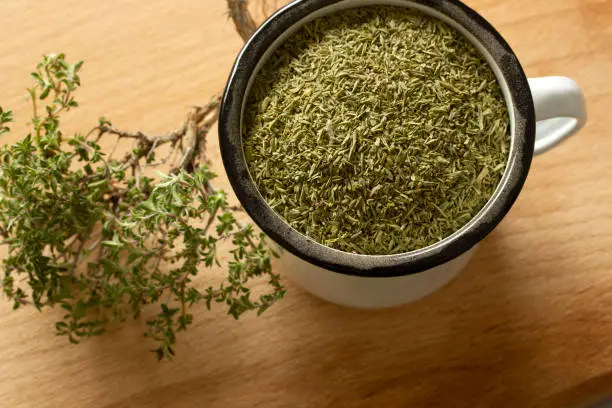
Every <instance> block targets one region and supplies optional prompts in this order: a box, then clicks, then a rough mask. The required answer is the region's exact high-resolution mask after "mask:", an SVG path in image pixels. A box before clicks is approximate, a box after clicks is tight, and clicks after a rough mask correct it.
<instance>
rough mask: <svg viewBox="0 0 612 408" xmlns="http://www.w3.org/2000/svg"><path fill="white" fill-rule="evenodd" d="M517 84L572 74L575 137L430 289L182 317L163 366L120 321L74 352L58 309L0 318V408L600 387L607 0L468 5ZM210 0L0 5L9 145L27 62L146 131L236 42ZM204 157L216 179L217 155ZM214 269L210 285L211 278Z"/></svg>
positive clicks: (218, 5) (461, 400)
mask: <svg viewBox="0 0 612 408" xmlns="http://www.w3.org/2000/svg"><path fill="white" fill-rule="evenodd" d="M469 4H470V5H471V6H472V7H474V8H475V9H476V10H477V11H479V12H480V13H482V14H483V15H484V16H485V17H486V18H487V19H489V20H490V22H491V23H493V25H495V26H496V27H497V28H498V29H499V31H500V32H501V33H502V34H503V35H504V36H505V37H506V39H507V40H508V42H509V43H510V44H511V46H512V47H513V48H514V49H515V51H516V52H517V54H518V56H519V58H520V60H521V62H522V64H523V66H524V67H525V69H526V71H527V73H528V75H530V76H536V75H548V74H561V75H567V76H570V77H573V78H575V79H576V80H577V81H578V82H579V83H580V84H581V85H582V86H583V87H584V90H585V92H586V96H587V100H588V108H589V115H590V118H589V123H588V125H587V127H586V129H584V130H583V131H582V132H581V133H580V134H579V135H578V136H576V137H575V138H573V139H571V140H570V141H568V142H566V143H564V144H563V145H561V146H560V147H558V148H557V149H554V151H551V152H550V153H547V154H546V155H544V156H542V157H538V158H536V159H535V160H534V163H533V166H532V170H531V173H530V176H529V179H528V182H527V184H526V186H525V188H524V191H523V193H522V195H521V197H520V199H519V200H518V202H517V203H516V205H515V207H514V208H513V209H512V211H511V212H510V214H509V215H508V216H507V218H506V219H505V220H504V221H503V222H502V224H501V225H500V227H499V228H498V229H497V230H496V231H495V232H494V233H492V234H491V235H490V237H488V238H487V239H486V240H485V242H483V244H482V245H481V247H480V250H479V252H478V254H477V256H476V258H475V259H474V260H473V261H472V262H471V263H470V265H469V267H468V268H467V269H466V270H465V271H464V272H463V273H462V274H461V275H460V277H459V278H458V279H457V280H455V281H454V282H452V283H451V284H450V285H448V286H447V287H445V288H444V289H442V290H441V291H439V292H437V293H435V294H434V295H432V296H430V297H428V298H426V299H423V300H422V301H419V302H416V303H414V304H410V305H407V306H405V307H401V308H397V309H393V310H384V311H358V310H350V309H345V308H341V307H337V306H333V305H330V304H327V303H324V302H322V301H320V300H317V299H315V298H313V297H311V296H310V295H308V294H306V293H304V292H303V291H301V290H300V289H299V288H297V287H295V286H294V285H292V284H291V283H288V286H289V294H288V295H287V298H286V299H285V300H284V301H283V302H282V303H280V304H278V305H277V306H276V307H274V308H272V309H271V310H270V311H268V312H267V313H266V314H265V315H263V316H262V317H259V318H256V317H254V316H247V317H246V318H244V319H242V320H240V321H238V322H236V321H233V320H232V319H231V318H229V317H227V316H225V315H224V314H223V312H222V311H221V310H215V311H213V312H211V313H206V312H205V311H203V310H202V311H201V312H198V313H197V314H196V323H195V324H194V326H193V327H192V328H191V329H190V330H189V331H188V332H187V333H184V334H183V335H182V336H181V337H180V338H179V345H178V347H177V352H178V356H177V358H176V360H175V361H174V362H172V363H157V362H156V361H155V360H154V358H153V356H152V355H151V354H150V353H149V352H148V351H147V347H148V346H149V345H148V344H147V343H146V342H145V340H144V339H143V338H142V335H141V332H142V329H143V327H142V323H141V322H132V323H129V324H126V325H124V326H123V327H120V328H117V329H116V330H114V331H113V332H112V333H108V334H107V335H105V336H103V337H101V338H98V339H93V340H90V341H86V342H85V343H83V344H81V345H79V346H73V345H70V344H68V343H67V341H66V340H65V339H64V338H56V337H55V336H54V335H53V333H54V328H53V323H54V322H55V319H56V318H57V317H58V315H59V312H58V311H53V310H48V311H44V312H43V313H38V312H35V311H32V310H21V311H18V312H12V311H11V308H10V305H9V304H8V302H2V303H1V304H0V330H1V336H0V406H2V407H75V408H76V407H79V408H80V407H106V408H111V407H113V408H120V407H121V408H123V407H164V408H171V407H188V406H198V407H298V406H299V407H302V406H303V407H409V406H410V407H425V406H426V407H436V406H440V407H531V406H533V407H566V406H574V405H576V406H585V404H587V402H589V401H592V400H593V399H594V398H596V397H597V396H601V395H603V394H604V393H605V392H606V391H607V392H610V393H612V253H611V249H612V181H611V178H610V176H611V175H612V160H611V159H610V156H611V154H612V137H611V135H610V134H611V133H612V131H611V130H610V128H611V125H610V123H609V120H610V114H609V110H610V106H612V81H610V72H612V2H611V1H606V0H472V1H469ZM224 13H225V8H224V1H223V0H199V1H192V0H174V1H168V0H134V1H119V0H107V1H95V2H94V1H90V0H46V1H42V0H3V1H2V2H0V39H1V41H0V55H1V58H0V78H1V80H2V82H1V84H2V85H1V87H0V101H1V103H2V106H4V107H10V108H12V109H14V110H15V111H16V119H17V121H18V123H17V124H16V125H15V127H14V129H15V132H13V134H12V135H10V136H8V137H5V138H4V141H3V142H11V141H14V140H16V138H17V137H18V135H20V134H21V135H22V134H23V132H24V131H25V128H26V126H25V121H26V120H27V117H28V114H29V107H28V105H27V104H26V102H25V100H24V89H25V88H26V86H28V83H29V78H28V73H29V72H30V70H31V68H32V67H33V66H34V64H35V63H36V61H37V60H38V58H39V56H40V55H41V54H43V53H48V52H57V51H61V52H66V53H67V54H68V56H69V58H72V59H85V60H86V65H85V67H84V70H83V73H82V80H83V83H84V86H83V88H82V90H81V91H79V94H78V96H79V98H78V99H79V100H80V102H81V105H82V107H81V108H79V109H78V110H76V111H75V112H74V113H72V114H70V115H69V116H68V117H67V118H66V126H67V130H68V131H78V130H80V131H85V130H88V129H89V128H90V127H91V126H92V124H94V123H95V120H96V119H97V117H98V116H99V115H106V116H107V117H109V118H112V119H113V122H114V123H115V124H117V125H119V126H121V127H122V128H125V129H142V130H145V131H148V132H151V133H160V132H163V131H167V130H171V129H173V128H174V127H176V126H177V125H179V124H180V123H181V122H182V120H183V118H184V115H185V113H186V112H187V108H188V107H189V106H190V105H191V104H195V103H203V102H205V101H207V100H208V99H209V98H210V96H211V95H212V94H213V93H215V92H218V91H219V90H220V89H221V88H222V87H223V85H224V81H225V79H226V77H227V74H228V71H229V68H230V66H231V64H232V62H233V59H234V57H235V55H236V53H237V52H238V50H239V49H240V46H241V40H240V38H239V37H238V35H236V34H235V32H234V29H233V26H232V24H231V22H230V21H228V20H227V19H226V15H225V14H224ZM212 139H213V140H211V144H212V146H211V149H213V151H214V152H215V153H214V155H213V159H214V160H215V163H216V164H215V166H216V168H217V172H218V173H220V174H222V172H223V171H222V167H221V165H220V162H219V160H218V153H217V150H216V149H217V146H218V144H217V141H216V140H214V138H212ZM214 273H215V274H219V273H221V272H220V271H215V272H214Z"/></svg>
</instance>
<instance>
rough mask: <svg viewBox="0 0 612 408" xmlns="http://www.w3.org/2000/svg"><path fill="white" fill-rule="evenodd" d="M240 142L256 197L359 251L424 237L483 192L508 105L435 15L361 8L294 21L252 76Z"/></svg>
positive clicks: (462, 217) (471, 209) (446, 230)
mask: <svg viewBox="0 0 612 408" xmlns="http://www.w3.org/2000/svg"><path fill="white" fill-rule="evenodd" d="M243 138H244V153H245V157H246V160H247V163H248V166H249V171H250V173H251V176H252V177H253V179H254V181H255V183H256V184H257V187H258V189H259V191H260V192H261V194H262V196H263V197H264V199H265V200H266V202H267V203H268V204H269V205H270V206H271V207H272V208H273V209H274V210H275V211H276V212H277V213H278V214H279V215H280V216H281V217H282V218H283V219H284V220H285V221H286V222H287V223H288V224H289V225H291V226H292V227H293V228H295V229H296V230H297V231H299V232H301V233H303V234H305V235H306V236H308V237H310V238H312V239H314V240H315V241H317V242H319V243H321V244H323V245H326V246H329V247H331V248H335V249H339V250H342V251H347V252H354V253H359V254H379V255H384V254H395V253H402V252H408V251H412V250H416V249H419V248H423V247H425V246H428V245H431V244H434V243H436V242H438V241H440V240H442V239H443V238H445V237H447V236H448V235H450V234H452V233H453V232H455V231H456V230H458V229H460V228H461V227H462V226H463V225H465V224H466V223H467V222H468V221H469V220H470V219H471V218H472V217H474V216H475V215H476V214H477V213H478V211H480V209H481V208H482V207H483V206H484V204H485V203H486V202H487V201H488V200H489V198H490V197H491V196H492V194H493V192H494V190H495V188H496V186H497V184H498V183H499V181H500V179H501V176H502V174H503V172H504V168H505V165H506V160H507V155H508V148H509V143H510V138H509V116H508V112H507V109H506V105H505V101H504V98H503V96H502V94H501V90H500V87H499V85H498V83H497V81H496V79H495V75H494V74H493V72H492V71H491V68H490V67H489V65H488V64H487V62H486V61H485V60H484V58H483V57H482V56H481V55H480V54H479V52H478V51H477V50H476V48H475V47H474V46H473V45H472V44H471V43H470V42H469V41H468V40H467V39H465V38H464V37H463V36H462V35H461V34H460V33H458V32H457V31H456V30H454V29H453V28H451V27H449V26H448V25H446V24H445V23H443V22H442V21H440V20H437V19H434V18H431V17H428V16H426V15H423V14H421V13H419V12H417V11H414V10H408V9H404V8H398V7H386V6H374V7H362V8H358V9H351V10H345V11H343V12H338V13H336V14H333V15H331V16H327V17H323V18H319V19H317V20H315V21H313V22H310V23H308V24H306V25H305V26H304V27H302V28H301V29H300V30H299V31H298V32H297V33H295V34H294V35H292V36H291V37H289V38H288V39H287V40H286V41H285V42H284V43H283V45H281V47H280V48H279V49H278V50H276V51H275V52H274V54H273V55H272V56H271V57H270V58H269V60H268V61H267V62H266V64H265V65H264V66H263V68H262V69H261V71H260V72H259V73H258V74H257V76H256V77H255V80H254V83H253V86H252V89H251V93H250V95H249V99H248V101H247V105H246V108H245V120H244V130H243Z"/></svg>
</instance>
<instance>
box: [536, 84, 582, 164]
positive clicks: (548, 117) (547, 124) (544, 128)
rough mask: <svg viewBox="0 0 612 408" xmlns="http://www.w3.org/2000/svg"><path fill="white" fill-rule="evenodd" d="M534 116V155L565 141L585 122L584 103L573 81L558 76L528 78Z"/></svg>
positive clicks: (580, 92) (578, 88) (580, 91)
mask: <svg viewBox="0 0 612 408" xmlns="http://www.w3.org/2000/svg"><path fill="white" fill-rule="evenodd" d="M529 87H530V88H531V95H532V97H533V105H534V108H535V115H536V142H535V149H534V154H536V155H537V154H541V153H544V152H546V151H547V150H549V149H551V148H553V147H555V146H556V145H558V144H559V143H561V142H562V141H563V140H565V139H567V138H568V137H570V136H571V135H573V134H574V133H576V132H577V131H578V130H580V129H581V128H582V127H583V126H584V124H585V123H586V119H587V114H586V102H585V99H584V94H583V92H582V89H580V87H579V86H578V84H577V83H576V81H574V80H573V79H571V78H567V77H561V76H548V77H540V78H529Z"/></svg>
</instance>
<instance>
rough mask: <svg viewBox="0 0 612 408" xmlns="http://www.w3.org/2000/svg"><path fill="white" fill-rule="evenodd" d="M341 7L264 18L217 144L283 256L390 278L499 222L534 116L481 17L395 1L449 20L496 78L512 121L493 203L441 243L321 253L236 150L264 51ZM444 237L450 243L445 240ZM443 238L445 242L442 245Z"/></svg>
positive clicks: (436, 1)
mask: <svg viewBox="0 0 612 408" xmlns="http://www.w3.org/2000/svg"><path fill="white" fill-rule="evenodd" d="M343 1H346V0H296V1H294V2H292V3H290V4H288V5H286V6H285V7H283V8H281V9H280V10H278V11H277V12H276V13H275V14H273V15H272V16H270V17H269V18H268V19H267V20H266V21H265V22H264V23H263V24H262V25H261V26H260V27H259V28H258V29H257V31H256V32H255V33H254V34H253V36H251V38H250V39H249V40H248V41H247V42H246V44H245V45H244V47H243V48H242V51H241V52H240V54H239V55H238V57H237V58H236V62H235V63H234V66H233V68H232V71H231V73H230V76H229V80H228V82H227V85H226V88H225V91H224V94H223V98H222V102H221V108H220V114H219V144H220V148H221V157H222V160H223V164H224V167H225V170H226V172H227V175H228V178H229V181H230V183H231V185H232V188H233V189H234V192H235V193H236V195H237V197H238V199H239V201H240V202H241V204H242V205H243V207H244V209H245V210H246V212H247V213H248V214H249V216H250V217H251V218H252V219H253V220H254V222H255V223H256V224H257V225H258V226H259V227H260V228H261V229H262V231H264V232H265V233H266V234H267V235H268V236H269V237H271V238H272V239H273V240H274V241H275V242H276V243H278V244H279V245H280V246H281V247H283V248H284V249H286V250H288V251H290V252H291V253H293V254H294V255H296V256H298V257H299V258H301V259H303V260H305V261H307V262H309V263H311V264H314V265H316V266H319V267H322V268H325V269H328V270H331V271H334V272H338V273H342V274H346V275H353V276H361V277H395V276H404V275H410V274H413V273H418V272H422V271H426V270H428V269H431V268H434V267H436V266H439V265H442V264H444V263H446V262H448V261H451V260H452V259H454V258H456V257H458V256H460V255H461V254H463V253H465V252H467V251H468V250H470V249H471V248H472V247H473V246H475V245H476V244H477V243H479V242H480V241H481V240H482V239H484V238H485V237H486V236H487V235H488V234H489V233H490V232H491V231H492V230H493V229H494V228H495V227H496V226H497V225H498V224H499V223H500V222H501V220H502V219H503V218H504V216H505V215H506V214H507V213H508V211H509V210H510V208H511V207H512V205H513V204H514V202H515V201H516V199H517V197H518V195H519V193H520V191H521V189H522V187H523V185H524V183H525V180H526V178H527V174H528V172H529V167H530V165H531V161H532V158H533V150H534V143H535V112H534V106H533V99H532V96H531V91H530V89H529V83H528V81H527V77H526V75H525V72H524V70H523V68H522V67H521V65H520V63H519V61H518V59H517V57H516V55H515V53H514V52H513V51H512V49H511V48H510V46H509V45H508V43H507V42H506V41H505V40H504V39H503V37H502V36H501V34H499V32H497V30H495V29H494V28H493V27H492V26H491V24H489V23H488V22H487V21H486V20H485V19H484V18H483V17H482V16H480V15H479V14H478V13H476V12H475V11H474V10H472V9H471V8H469V7H468V6H467V5H465V4H463V3H462V2H460V1H458V0H395V3H401V2H405V3H406V5H407V6H408V7H409V6H410V4H413V5H414V4H415V3H416V4H419V5H422V6H425V7H428V8H430V9H434V10H436V11H438V12H440V13H443V14H445V15H446V16H447V17H449V18H451V19H453V20H454V21H455V22H456V23H458V24H459V25H461V26H462V27H463V28H464V29H465V30H467V31H468V32H469V33H471V34H472V35H473V36H474V37H475V38H476V39H477V40H478V41H479V42H480V43H481V45H482V46H483V47H484V48H485V49H486V50H487V52H488V53H489V54H490V56H491V57H492V59H493V60H494V62H495V64H496V66H497V68H498V70H499V72H500V73H501V75H502V76H503V78H504V80H505V82H506V84H507V87H508V93H509V96H510V98H511V104H510V105H511V110H512V111H513V112H509V113H511V114H512V113H513V115H514V129H513V134H512V144H511V151H510V152H509V159H508V163H507V167H506V169H507V170H506V172H505V173H504V176H503V177H502V180H501V181H500V184H499V186H498V188H497V190H496V192H495V194H494V196H493V197H492V198H491V199H490V200H489V202H488V203H487V204H486V205H485V207H484V208H483V210H481V211H480V213H479V214H478V215H477V216H476V217H474V218H473V219H472V220H471V221H470V222H468V224H467V225H466V227H463V228H462V229H460V230H459V231H458V232H456V233H454V234H453V235H451V236H450V237H447V238H445V239H444V240H442V241H440V242H438V243H436V244H434V245H431V246H428V247H425V248H422V249H419V250H415V251H411V252H406V253H401V254H396V255H361V254H353V253H348V252H343V251H339V250H336V249H332V248H329V247H326V246H324V245H322V244H319V243H318V242H316V241H314V240H312V239H311V238H308V237H306V236H305V235H303V234H301V233H300V232H298V231H297V230H295V229H293V228H292V227H290V226H289V225H288V224H287V223H286V222H285V221H284V220H283V219H282V218H281V217H280V216H279V215H278V214H276V213H275V212H274V211H273V210H272V209H271V208H270V207H269V206H268V205H267V203H266V202H265V201H264V199H263V197H262V196H261V194H260V193H259V191H258V190H257V187H256V185H255V183H254V182H253V180H252V178H251V176H250V174H249V171H248V167H247V164H246V160H245V158H244V154H243V150H242V129H241V126H242V110H243V102H244V98H245V97H246V96H247V95H246V93H247V89H248V86H249V81H250V78H251V76H252V74H253V72H254V70H255V69H256V67H257V65H258V62H259V60H260V59H261V58H262V57H263V56H264V54H265V53H266V50H267V49H268V48H269V47H270V46H271V45H272V44H273V43H274V42H275V40H276V39H277V38H278V37H279V36H280V35H281V34H282V33H283V32H285V31H286V30H288V29H290V28H291V27H292V26H294V25H295V24H296V23H298V22H299V21H300V20H302V19H303V18H305V17H307V16H308V15H309V14H310V13H313V12H315V11H317V10H319V9H321V8H323V7H327V6H330V5H333V4H335V3H339V2H343ZM451 237H452V238H451ZM449 238H451V239H449Z"/></svg>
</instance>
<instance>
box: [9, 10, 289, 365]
mask: <svg viewBox="0 0 612 408" xmlns="http://www.w3.org/2000/svg"><path fill="white" fill-rule="evenodd" d="M228 6H229V7H230V10H231V15H232V18H233V19H234V21H235V23H236V25H237V27H238V28H240V30H239V31H240V33H241V35H243V37H245V36H246V35H248V34H250V33H251V32H252V30H253V29H254V23H253V24H251V23H252V18H251V17H250V15H249V14H248V10H247V9H246V3H245V2H244V1H235V0H228ZM244 21H247V22H248V21H250V22H251V23H249V25H246V26H245V24H244V23H243V22H244ZM82 65H83V63H82V62H77V63H75V64H70V63H69V62H68V61H67V60H66V58H65V55H64V54H53V55H46V56H44V57H43V60H42V61H41V62H40V63H39V64H38V66H37V68H36V71H35V72H33V73H32V78H33V80H34V85H33V86H32V87H31V88H29V89H28V95H29V98H30V100H31V102H32V111H33V114H32V120H31V133H29V134H28V135H26V136H25V137H24V138H23V139H21V140H20V141H18V142H17V143H15V144H13V145H8V146H6V145H5V146H3V147H2V148H1V149H0V236H1V237H2V244H4V245H6V246H8V255H7V256H6V257H5V258H4V259H3V261H2V266H3V272H4V276H3V279H2V282H1V287H2V291H3V293H4V294H5V295H6V296H7V297H8V298H9V299H11V300H12V301H13V304H14V308H16V309H17V308H20V307H22V306H25V305H33V306H34V307H36V308H38V309H39V310H41V309H43V308H46V307H54V306H60V307H61V308H63V309H65V312H66V313H65V314H64V316H63V319H62V320H61V321H59V322H57V324H56V331H57V334H58V335H65V336H67V338H68V339H69V340H70V342H72V343H79V342H80V341H81V340H82V339H83V338H86V337H90V336H95V335H100V334H102V333H104V331H105V329H106V328H107V326H108V325H109V324H111V323H113V322H123V321H125V320H126V319H127V318H128V317H130V316H132V317H135V318H136V317H139V316H140V315H141V313H142V312H143V309H144V308H145V307H146V306H147V305H157V307H158V308H159V312H158V313H157V314H156V315H154V316H153V317H152V318H149V319H148V320H147V322H146V324H147V331H146V333H145V336H146V337H148V338H150V339H152V340H153V341H154V342H155V345H156V346H155V348H154V352H155V354H156V356H157V357H158V358H159V359H163V358H171V357H172V356H173V355H174V353H175V351H174V346H175V342H176V335H177V333H178V332H180V331H183V330H185V329H186V328H187V327H188V326H189V325H190V324H191V323H192V321H193V314H192V308H193V307H194V306H196V305H199V304H201V305H203V306H204V307H206V308H208V309H210V308H211V307H212V306H213V304H215V303H220V304H225V305H226V307H227V310H228V313H229V314H230V315H232V316H233V317H235V318H238V317H239V316H240V315H242V314H243V313H245V312H247V311H251V310H252V311H256V312H257V313H258V314H259V313H262V312H263V311H265V310H266V309H267V308H268V307H270V306H271V305H272V304H273V303H274V302H275V301H276V300H278V299H280V298H281V297H283V295H284V293H285V289H284V288H283V286H282V284H281V282H280V280H279V276H278V275H277V274H275V273H274V272H273V271H272V267H271V258H273V257H274V256H276V253H275V252H274V250H273V249H272V248H271V247H270V246H269V245H268V242H267V240H266V237H265V236H264V235H263V234H262V233H259V232H257V231H256V230H255V229H254V228H253V226H252V225H250V224H247V225H243V224H241V223H240V222H239V221H238V220H237V219H236V217H235V216H234V212H235V211H237V210H238V208H236V207H234V206H231V205H230V204H229V203H228V201H227V197H226V194H225V193H224V192H223V191H222V190H218V189H216V188H215V187H214V186H213V185H212V183H211V181H212V180H213V179H214V178H215V174H214V173H212V172H211V171H210V169H209V167H208V165H207V160H206V156H205V152H206V150H205V146H206V145H205V144H206V136H207V134H208V132H209V130H210V128H211V127H212V125H213V124H214V123H215V121H216V120H217V116H218V106H219V99H218V97H215V98H214V99H213V100H212V101H211V102H210V103H209V104H207V105H205V106H200V107H195V108H193V109H192V110H191V111H190V112H189V114H188V115H187V120H186V121H185V124H184V125H183V126H181V127H180V128H179V129H177V130H175V131H173V132H170V133H168V134H166V135H162V136H157V137H153V136H149V135H146V134H144V133H142V132H126V131H123V130H120V129H117V128H115V127H113V126H112V124H111V122H110V121H108V120H107V119H105V118H100V120H99V123H98V125H97V126H95V127H94V128H93V129H91V131H89V132H88V133H86V134H76V135H73V136H67V135H65V134H64V133H63V132H62V130H61V122H60V119H61V116H62V114H63V113H65V112H68V111H70V110H71V109H73V108H76V107H77V106H78V103H77V101H76V100H75V98H74V94H75V92H76V91H77V89H78V87H79V85H80V78H79V72H80V70H81V67H82ZM11 121H12V112H11V111H9V110H3V109H2V108H0V135H2V134H4V133H7V132H9V130H10V129H9V127H8V124H9V123H10V122H11ZM108 137H114V138H116V139H117V140H116V144H115V147H116V146H117V145H118V144H119V143H121V142H122V141H123V140H125V139H129V140H133V141H135V143H136V147H135V148H133V149H132V150H131V151H129V152H128V153H127V154H125V155H124V156H123V157H121V158H114V157H113V156H114V153H115V148H112V150H111V151H110V152H107V151H103V149H102V148H101V146H100V144H99V142H100V141H101V140H102V139H105V138H108ZM164 145H169V146H170V149H169V151H170V154H169V155H165V157H163V158H161V159H157V157H156V153H157V152H159V150H160V148H162V146H164ZM153 166H160V167H161V166H165V167H166V168H167V169H169V172H168V174H160V176H159V177H151V176H150V175H149V174H148V172H147V171H145V169H147V167H153ZM161 168H163V167H161ZM225 242H227V243H229V244H231V249H230V250H229V253H230V255H231V256H230V259H229V261H226V262H224V263H222V262H221V260H220V257H219V256H218V251H219V246H220V245H221V244H222V243H225ZM218 266H223V267H225V268H226V270H227V275H226V277H225V279H224V280H223V282H222V283H221V284H220V285H219V286H209V287H204V288H200V287H198V285H196V283H195V282H193V278H194V277H195V276H196V275H197V274H198V273H200V272H201V271H202V270H204V269H207V268H211V267H218ZM260 280H263V282H267V289H266V290H263V291H261V287H258V288H257V289H258V290H257V292H258V293H257V294H254V293H252V288H253V283H254V282H256V281H260ZM260 291H261V292H262V293H260Z"/></svg>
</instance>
